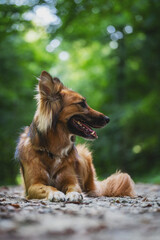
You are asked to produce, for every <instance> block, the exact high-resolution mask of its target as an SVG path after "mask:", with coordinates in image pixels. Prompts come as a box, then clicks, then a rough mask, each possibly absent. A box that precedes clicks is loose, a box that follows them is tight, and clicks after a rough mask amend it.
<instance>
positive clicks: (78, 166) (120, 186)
mask: <svg viewBox="0 0 160 240" xmlns="http://www.w3.org/2000/svg"><path fill="white" fill-rule="evenodd" d="M36 99H37V103H38V104H37V110H36V113H35V116H34V119H33V121H32V123H31V125H30V126H29V127H26V128H25V130H24V132H23V133H22V134H21V136H20V139H19V142H18V145H17V149H16V156H17V157H18V158H19V160H20V164H21V172H22V175H23V179H24V184H25V189H26V195H27V197H28V199H31V198H37V199H43V198H44V199H49V200H51V201H65V200H67V201H72V202H77V201H81V200H82V198H83V197H82V194H81V193H82V192H85V193H86V194H87V195H88V196H125V195H126V196H134V184H133V181H132V180H131V178H130V176H129V175H128V174H126V173H120V172H117V173H115V174H113V175H112V176H110V177H109V178H107V179H106V180H104V181H102V182H99V181H97V179H96V174H95V169H94V166H93V163H92V156H91V153H90V152H89V150H88V149H87V148H86V147H85V146H84V145H78V146H77V147H76V146H75V144H74V142H75V135H78V136H81V137H83V138H86V139H96V138H97V135H96V132H95V131H94V130H92V127H93V128H101V127H104V126H105V125H106V124H107V123H108V122H109V118H108V117H106V116H104V115H103V114H102V113H100V112H97V111H95V110H93V109H92V108H90V107H89V106H88V105H87V103H86V99H85V98H84V97H82V96H81V95H80V94H78V93H76V92H74V91H72V90H69V89H68V88H66V87H64V86H63V84H62V83H61V82H60V80H59V79H58V78H52V77H51V76H50V75H49V74H48V73H47V72H45V71H43V72H42V73H41V76H40V79H39V85H38V94H37V96H36Z"/></svg>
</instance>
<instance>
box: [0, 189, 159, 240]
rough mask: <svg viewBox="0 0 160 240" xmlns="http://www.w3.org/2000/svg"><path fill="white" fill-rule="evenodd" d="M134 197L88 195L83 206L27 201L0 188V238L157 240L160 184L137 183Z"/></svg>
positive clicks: (10, 190)
mask: <svg viewBox="0 0 160 240" xmlns="http://www.w3.org/2000/svg"><path fill="white" fill-rule="evenodd" d="M136 192H137V197H136V198H129V197H124V198H119V197H116V198H108V197H101V198H88V197H85V198H84V201H83V203H82V204H73V203H52V202H48V201H42V200H30V201H28V200H26V199H25V198H24V197H22V193H23V190H22V188H21V187H1V188H0V239H1V240H3V239H12V240H14V239H16V240H32V239H34V240H50V239H56V240H59V239H65V240H74V239H76V240H79V239H82V238H83V240H117V239H118V240H121V239H122V240H130V239H131V240H132V239H134V240H143V239H145V240H159V239H160V185H150V184H137V185H136Z"/></svg>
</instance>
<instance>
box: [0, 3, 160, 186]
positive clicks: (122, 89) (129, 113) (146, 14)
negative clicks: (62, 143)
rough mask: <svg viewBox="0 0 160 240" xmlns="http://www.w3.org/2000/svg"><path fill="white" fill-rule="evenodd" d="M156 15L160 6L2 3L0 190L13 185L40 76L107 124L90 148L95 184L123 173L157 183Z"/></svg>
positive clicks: (159, 25) (159, 37) (159, 31)
mask: <svg viewBox="0 0 160 240" xmlns="http://www.w3.org/2000/svg"><path fill="white" fill-rule="evenodd" d="M16 4H17V5H16ZM39 7H41V9H42V8H43V10H44V8H45V9H48V11H50V13H51V14H52V15H51V16H52V17H53V18H51V16H50V15H49V14H48V16H46V15H44V16H43V14H44V11H41V12H38V10H37V9H38V8H39ZM39 9H40V8H39ZM27 14H28V15H27ZM159 15H160V2H159V1H158V0H151V1H145V0H139V1H138V0H134V1H127V0H125V1H120V0H119V1H105V0H99V1H98V0H92V1H91V0H88V1H84V0H75V1H73V0H71V1H70V0H59V1H54V0H46V1H38V0H32V1H28V0H23V1H20V2H19V3H18V2H17V1H16V0H15V1H10V0H4V1H2V3H1V4H0V21H1V25H0V87H1V91H0V114H1V115H0V116H1V118H0V131H1V134H0V146H1V157H0V169H1V175H0V184H14V183H15V181H16V176H17V173H18V163H16V162H15V161H14V160H13V155H14V149H15V145H16V138H17V137H18V134H19V131H20V128H21V127H22V126H25V125H29V124H30V123H31V121H32V117H33V114H34V111H35V107H36V105H35V101H34V100H33V95H34V87H35V85H36V83H37V81H36V77H38V76H39V74H40V72H41V71H42V70H48V71H50V73H51V74H53V75H56V76H58V77H59V78H60V79H61V80H62V81H63V82H64V84H65V85H67V86H68V87H71V88H72V89H74V90H76V91H79V92H80V93H81V94H82V95H84V96H85V97H86V98H87V101H88V103H89V104H90V105H91V107H93V108H95V109H97V110H99V111H102V112H104V113H105V114H106V115H108V116H109V117H110V118H111V122H110V123H109V125H108V126H107V127H106V128H104V129H100V130H98V131H97V132H98V135H99V139H98V140H97V141H95V142H92V143H90V145H91V148H92V149H93V150H94V151H93V156H94V163H95V165H96V168H97V172H98V175H99V177H106V176H108V175H110V174H111V173H113V172H114V171H115V170H116V169H122V170H123V171H127V172H129V173H130V174H131V175H132V176H133V178H135V179H137V180H138V179H144V180H145V179H146V178H147V176H149V177H148V179H149V181H156V182H158V181H159V180H154V179H159V177H158V173H159V171H160V161H159V159H160V151H159V146H160V125H159V112H160V106H159V102H160V95H159V89H160V82H159V79H160V73H159V69H160V66H159V65H160V55H159V50H160V46H159V42H160V21H159ZM29 16H30V17H29ZM31 16H32V17H31ZM33 16H34V17H33ZM39 16H40V17H41V18H44V20H43V21H41V23H38V22H37V17H39ZM47 19H48V22H45V21H46V20H47ZM49 19H51V20H50V21H49ZM117 34H118V35H117ZM53 39H54V40H55V39H56V41H57V42H54V43H53V42H51V41H52V40H53ZM55 44H57V45H55ZM67 54H69V55H67ZM78 141H83V140H78ZM154 176H157V177H154Z"/></svg>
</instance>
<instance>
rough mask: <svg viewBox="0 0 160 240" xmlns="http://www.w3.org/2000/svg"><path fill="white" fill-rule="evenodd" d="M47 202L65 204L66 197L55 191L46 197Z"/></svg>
mask: <svg viewBox="0 0 160 240" xmlns="http://www.w3.org/2000/svg"><path fill="white" fill-rule="evenodd" d="M48 200H49V201H51V202H65V200H66V197H65V194H64V193H63V192H60V191H56V192H53V191H52V192H50V193H49V195H48Z"/></svg>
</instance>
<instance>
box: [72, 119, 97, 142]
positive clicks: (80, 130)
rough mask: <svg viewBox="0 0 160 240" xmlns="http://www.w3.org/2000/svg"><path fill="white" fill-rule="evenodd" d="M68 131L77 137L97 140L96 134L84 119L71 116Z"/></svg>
mask: <svg viewBox="0 0 160 240" xmlns="http://www.w3.org/2000/svg"><path fill="white" fill-rule="evenodd" d="M68 127H69V130H70V131H71V132H72V133H73V134H75V135H78V136H81V137H84V138H87V139H96V138H98V136H97V134H96V132H95V131H94V130H93V129H92V127H91V126H90V124H89V122H88V121H86V120H85V119H82V118H81V117H79V116H73V117H71V118H70V120H69V121H68Z"/></svg>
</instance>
